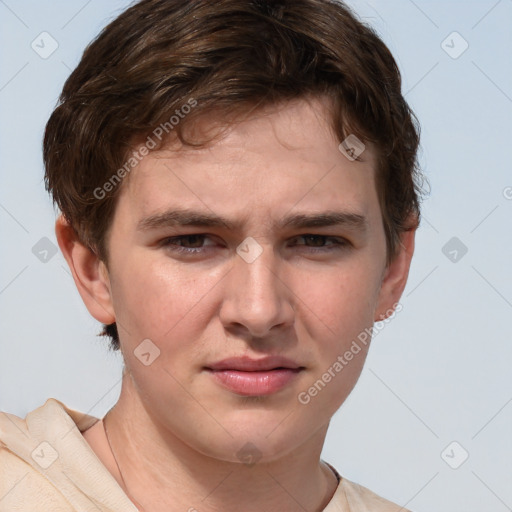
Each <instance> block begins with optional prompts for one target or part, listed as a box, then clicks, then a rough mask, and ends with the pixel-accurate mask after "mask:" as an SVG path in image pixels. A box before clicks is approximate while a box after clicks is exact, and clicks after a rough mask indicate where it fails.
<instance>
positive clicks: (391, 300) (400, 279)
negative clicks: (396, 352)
mask: <svg viewBox="0 0 512 512" xmlns="http://www.w3.org/2000/svg"><path fill="white" fill-rule="evenodd" d="M415 235H416V228H414V229H411V230H410V231H404V232H403V233H402V234H401V236H400V244H399V247H398V251H397V254H396V255H395V258H394V259H393V260H392V261H391V263H389V264H388V265H387V267H386V269H385V271H384V275H383V278H382V283H381V289H380V292H379V299H378V302H377V308H376V310H375V318H374V321H375V322H378V321H381V320H384V319H385V318H387V317H388V316H390V315H391V314H392V313H393V311H394V309H395V307H396V305H397V303H398V301H399V300H400V297H401V296H402V293H403V291H404V288H405V285H406V283H407V277H408V276H409V268H410V266H411V259H412V255H413V253H414V237H415Z"/></svg>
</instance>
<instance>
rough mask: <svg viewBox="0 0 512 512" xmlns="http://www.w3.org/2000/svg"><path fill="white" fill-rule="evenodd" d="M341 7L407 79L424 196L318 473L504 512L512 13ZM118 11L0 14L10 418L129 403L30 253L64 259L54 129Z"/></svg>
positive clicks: (12, 7) (2, 305)
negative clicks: (413, 245)
mask: <svg viewBox="0 0 512 512" xmlns="http://www.w3.org/2000/svg"><path fill="white" fill-rule="evenodd" d="M349 4H350V5H352V6H353V7H354V9H355V10H356V12H358V13H359V15H360V16H361V17H362V18H363V19H364V21H366V22H368V23H370V24H371V25H372V26H374V27H375V28H376V29H377V31H378V32H379V34H380V35H381V36H382V37H383V39H384V40H385V42H386V43H387V44H388V46H389V47H390V49H391V51H392V52H393V54H394V55H395V57H396V59H397V61H398V63H399V66H400V69H401V71H402V74H403V91H404V93H405V94H406V98H407V99H408V101H409V102H410V104H411V106H412V108H413V109H414V110H415V112H416V114H417V115H418V117H419V119H420V122H421V125H422V152H421V163H422V167H423V169H424V171H425V173H426V175H427V177H428V179H429V181H430V184H431V195H430V198H429V199H428V200H427V201H426V202H425V204H424V206H423V208H424V218H423V224H422V227H421V228H420V230H419V232H418V235H417V249H416V251H417V253H416V255H415V259H414V261H413V265H412V269H411V273H410V278H409V283H408V286H407V289H406V291H405V293H404V296H403V299H402V303H403V311H402V312H400V313H399V314H398V315H397V316H396V318H395V320H394V321H393V322H392V323H391V324H389V325H388V326H387V327H386V328H385V329H384V330H383V331H382V332H380V333H379V334H378V336H377V337H376V338H375V340H374V343H373V346H372V349H371V350H370V355H369V358H368V361H367V364H366V366H365V369H364V371H363V374H362V376H361V378H360V381H359V383H358V385H357V387H356V389H355V390H354V392H353V393H352V395H351V396H350V397H349V399H348V400H347V402H346V403H345V404H344V406H343V407H342V408H341V410H340V411H339V412H338V413H337V414H336V415H335V417H334V419H333V421H332V423H331V428H330V431H329V434H328V438H327V442H326V446H325V453H324V458H325V459H326V460H328V461H329V462H331V463H332V464H334V466H335V467H337V468H338V470H339V471H340V472H341V473H342V474H343V475H344V476H345V477H347V478H349V479H351V480H355V481H357V482H359V483H361V484H363V485H365V486H367V487H369V488H370V489H372V490H374V491H375V492H377V493H378V494H382V495H384V496H386V497H387V498H389V499H391V500H393V501H396V502H398V503H400V504H402V505H405V504H407V507H408V508H411V509H413V510H415V511H418V512H430V511H436V512H445V511H446V512H448V511H449V512H455V511H457V512H459V511H460V512H472V511H475V512H476V511H478V512H502V511H503V512H504V511H507V510H512V508H511V507H512V489H511V486H510V477H511V474H512V440H511V438H512V436H511V432H512V404H511V401H512V386H511V384H512V382H511V371H510V367H511V363H512V349H511V346H512V345H511V341H512V340H511V338H512V334H511V333H512V329H511V327H510V324H511V323H510V318H511V313H512V273H511V271H510V262H511V259H512V229H511V228H512V222H511V219H512V200H511V199H512V188H510V187H512V172H511V156H510V155H511V146H512V122H511V118H512V66H511V62H512V57H511V55H512V29H511V28H512V0H501V1H495V0H489V1H487V0H479V1H463V0H459V1H454V0H452V1H446V0H444V1H441V0H439V1H434V0H416V1H414V2H413V1H412V0H371V1H368V2H366V1H356V0H352V1H350V2H349ZM126 5H128V2H126V1H121V0H116V1H109V2H105V1H102V0H90V1H88V2H85V1H83V0H72V1H71V0H60V1H52V2H51V3H50V2H39V1H35V0H18V1H16V2H15V1H14V0H5V1H1V0H0V24H1V34H0V37H1V44H0V108H1V113H2V115H1V118H0V149H1V152H0V172H1V188H0V236H1V240H2V264H1V266H0V319H1V326H2V329H1V341H0V343H1V358H0V410H4V411H8V412H12V413H15V414H18V415H20V416H24V415H25V414H26V413H27V412H28V411H30V410H32V409H34V408H36V407H38V406H40V405H41V404H43V403H44V401H45V400H46V399H47V398H48V397H55V398H58V399H59V400H61V401H63V402H64V403H66V404H67V405H69V406H70V407H73V408H75V409H78V410H81V411H83V412H88V413H89V414H93V415H96V416H102V415H103V414H105V412H106V411H107V410H108V409H109V408H110V407H111V406H112V405H113V404H114V403H115V401H116V399H117V396H118V393H119V389H120V387H119V384H120V360H119V356H118V355H114V354H111V353H109V352H108V351H107V350H106V348H105V340H103V339H102V338H99V337H96V334H97V332H98V331H99V326H98V324H97V322H96V321H95V320H94V319H92V318H91V317H90V316H89V314H88V312H87V310H86V309H85V307H84V305H83V304H82V301H81V299H80V297H79V295H78V292H77V291H76V288H75V285H74V283H73V281H72V279H71V276H70V274H69V271H68V269H67V266H66V263H65V261H64V259H63V258H62V256H61V255H60V254H57V255H55V256H54V257H53V258H51V259H50V260H49V261H48V262H47V263H42V262H40V261H39V259H37V258H36V257H35V256H34V254H33V253H32V247H33V246H34V245H35V244H36V243H37V242H38V241H39V240H40V239H41V238H42V237H48V238H49V239H50V240H52V241H53V242H54V243H56V241H55V236H54V232H53V224H54V219H55V213H54V211H53V208H52V206H51V203H50V200H49V198H48V197H47V195H46V192H45V191H44V184H43V168H42V158H41V140H42V133H43V129H44V125H45V123H46V120H47V118H48V116H49V114H50V113H51V111H52V109H53V107H54V106H55V103H56V100H57V97H58V94H59V92H60V90H61V88H62V85H63V83H64V80H65V79H66V77H67V76H68V74H69V72H70V70H71V69H72V68H74V66H75V65H76V64H77V63H78V60H79V58H80V55H81V52H82V50H83V49H84V47H85V45H86V44H87V43H88V42H89V41H90V40H91V39H92V38H93V37H94V36H95V35H96V34H97V33H98V31H99V30H100V28H102V27H103V26H104V25H105V24H106V22H107V21H109V20H111V19H112V18H114V17H115V16H116V14H117V13H119V12H120V11H121V10H122V9H123V8H124V7H125V6H126ZM43 31H46V32H49V33H50V34H51V35H52V37H53V38H55V40H56V41H57V42H58V45H59V46H58V49H57V50H56V51H55V52H54V53H53V54H52V55H51V56H50V57H49V58H48V59H42V58H40V57H39V56H38V54H36V53H35V52H34V51H33V50H32V48H31V42H32V41H33V40H34V39H35V38H36V37H37V36H38V35H39V34H40V33H41V32H43ZM453 31H457V32H458V33H460V35H461V36H462V37H463V38H464V40H466V41H467V43H468V44H469V47H468V49H467V51H465V52H464V53H463V54H462V55H460V56H459V57H458V58H457V59H454V58H452V57H450V56H449V55H448V54H447V53H446V52H445V50H444V49H443V48H442V46H441V43H442V41H443V40H445V39H446V37H447V36H448V35H449V34H451V33H452V32H453ZM452 40H453V44H452V43H451V41H452ZM447 44H448V45H450V46H453V48H452V49H451V50H450V51H451V52H452V53H453V52H456V51H457V50H458V49H460V48H461V46H460V44H461V42H460V41H459V40H457V36H455V38H454V37H453V36H452V37H451V38H449V39H448V43H447ZM445 46H446V43H445ZM507 187H509V188H507ZM452 237H457V238H458V239H460V241H461V242H462V243H464V245H465V246H466V247H467V248H468V252H467V254H465V255H464V256H463V257H462V258H461V259H460V260H459V261H457V262H456V263H454V262H452V261H450V260H449V259H448V258H447V257H446V256H445V255H444V254H443V252H442V248H443V246H444V245H445V244H446V243H447V242H448V240H450V239H451V238H452ZM452 441H457V442H458V443H460V445H461V446H462V447H463V448H464V449H465V450H467V452H469V458H468V460H467V461H466V462H465V463H464V464H463V465H461V466H460V467H459V468H458V469H452V468H450V467H449V466H448V465H447V464H446V463H445V461H444V460H443V459H442V457H441V455H440V454H441V452H442V451H443V450H444V449H445V448H446V446H447V445H449V444H450V443H451V442H452ZM455 456H456V457H458V456H459V455H458V453H455ZM0 498H1V497H0Z"/></svg>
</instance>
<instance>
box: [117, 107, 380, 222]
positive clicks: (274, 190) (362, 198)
mask: <svg viewBox="0 0 512 512" xmlns="http://www.w3.org/2000/svg"><path fill="white" fill-rule="evenodd" d="M328 109H329V104H328V102H326V101H322V100H320V99H313V100H308V101H306V100H296V101H293V102H289V103H287V104H284V105H280V106H277V107H276V106H274V107H268V108H266V109H262V110H260V111H258V112H257V113H255V114H254V115H252V116H251V117H249V118H247V119H246V120H243V121H240V122H237V123H234V124H232V125H230V126H228V127H226V128H225V129H224V131H223V132H222V135H221V136H220V137H219V138H218V139H216V140H215V141H214V142H213V143H212V144H209V145H207V146H205V147H201V148H191V147H183V146H177V145H176V144H175V145H174V146H170V147H166V148H164V149H162V150H159V151H154V152H151V153H150V154H149V155H147V156H146V157H144V159H142V161H141V162H140V163H139V164H138V165H137V166H136V167H135V168H134V169H133V171H132V172H131V174H130V177H129V180H127V181H126V183H124V184H123V187H122V190H121V191H120V192H121V193H120V197H119V201H118V209H122V210H123V215H125V216H127V220H131V221H132V222H134V223H140V220H141V219H143V218H147V217H149V216H151V215H154V214H158V213H159V212H160V213H161V212H163V211H166V210H168V209H169V208H171V207H175V208H181V209H185V208H193V209H194V210H195V211H202V212H203V213H210V214H214V215H216V216H218V217H220V216H222V217H223V218H224V217H225V218H226V219H227V218H233V219H235V218H236V219H238V220H241V219H244V218H251V217H252V218H254V217H258V218H259V220H260V222H264V223H269V222H275V221H276V219H278V218H281V219H282V218H284V214H285V213H286V212H290V211H292V210H295V211H296V212H298V211H299V210H309V211H313V210H318V209H319V208H323V209H325V208H327V209H331V210H333V209H335V208H337V207H341V206H342V207H344V208H345V209H349V210H351V211H352V213H355V214H360V215H365V216H367V215H369V214H371V213H372V211H373V210H374V209H375V207H376V206H377V208H378V205H377V195H376V193H375V177H374V172H375V171H374V165H375V163H374V162H375V158H374V152H373V148H372V147H371V146H367V147H366V149H365V150H364V152H363V153H362V154H361V156H360V161H351V160H350V159H348V158H347V157H346V155H344V154H343V153H342V152H341V151H340V150H339V149H338V146H339V144H340V142H341V141H339V140H337V138H336V136H335V135H334V133H333V131H332V129H331V124H330V115H329V110H328ZM202 122H203V123H204V126H205V130H206V129H208V126H211V125H212V124H213V123H214V122H215V119H208V118H205V119H203V120H202Z"/></svg>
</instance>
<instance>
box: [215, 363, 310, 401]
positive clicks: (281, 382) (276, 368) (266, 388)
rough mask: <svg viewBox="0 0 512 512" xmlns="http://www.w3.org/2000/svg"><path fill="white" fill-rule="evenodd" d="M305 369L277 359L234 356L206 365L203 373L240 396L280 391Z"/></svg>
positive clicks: (262, 394) (261, 394)
mask: <svg viewBox="0 0 512 512" xmlns="http://www.w3.org/2000/svg"><path fill="white" fill-rule="evenodd" d="M303 369H304V367H302V366H299V365H298V364H296V363H295V362H294V361H292V360H290V359H287V358H284V357H278V356H269V357H264V358H262V359H252V358H250V357H233V358H229V359H224V360H222V361H219V362H217V363H214V364H211V365H208V366H207V367H206V370H207V371H208V372H210V373H211V375H212V376H213V378H214V379H215V380H216V381H217V382H218V383H219V384H221V385H222V386H223V387H224V388H226V389H228V390H229V391H232V392H233V393H236V394H238V395H243V396H264V395H270V394H272V393H276V392H278V391H280V390H281V389H283V388H284V387H285V386H286V385H287V384H289V383H290V382H291V381H292V380H293V379H294V378H295V377H296V376H297V374H299V373H300V372H301V371H302V370H303Z"/></svg>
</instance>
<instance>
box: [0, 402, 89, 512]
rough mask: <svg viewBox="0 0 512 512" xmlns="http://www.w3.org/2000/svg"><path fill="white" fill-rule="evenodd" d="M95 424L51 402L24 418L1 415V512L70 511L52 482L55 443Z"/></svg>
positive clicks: (86, 417) (56, 455)
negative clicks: (27, 511)
mask: <svg viewBox="0 0 512 512" xmlns="http://www.w3.org/2000/svg"><path fill="white" fill-rule="evenodd" d="M77 421H78V423H77ZM94 421H97V420H96V419H95V418H93V417H91V416H87V415H83V414H81V413H78V412H77V411H73V410H72V409H68V408H67V407H66V406H65V405H64V404H62V403H61V402H59V401H58V400H55V399H53V398H50V399H48V400H47V401H46V403H45V404H44V405H42V406H41V407H39V408H37V409H35V410H34V411H31V412H29V413H28V414H27V415H26V416H25V418H20V417H18V416H16V415H14V414H10V413H6V412H0V512H7V511H9V512H11V511H17V510H19V511H21V510H27V507H28V506H30V507H29V508H33V509H36V508H37V510H52V511H56V512H57V511H58V512H61V511H68V510H72V509H70V508H69V502H68V501H67V500H66V499H65V498H64V497H63V496H62V494H61V493H59V492H57V491H56V489H55V485H54V482H52V478H51V474H52V469H53V468H55V467H56V466H57V465H58V464H56V461H57V459H58V458H59V455H60V454H59V451H60V447H59V449H56V448H55V447H54V446H56V445H57V442H56V440H55V439H56V436H59V435H62V433H63V432H65V431H71V430H72V429H73V428H75V427H78V426H79V425H80V426H82V427H83V428H85V427H86V425H88V424H91V423H93V422H94ZM75 432H76V430H75ZM70 437H71V436H70Z"/></svg>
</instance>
